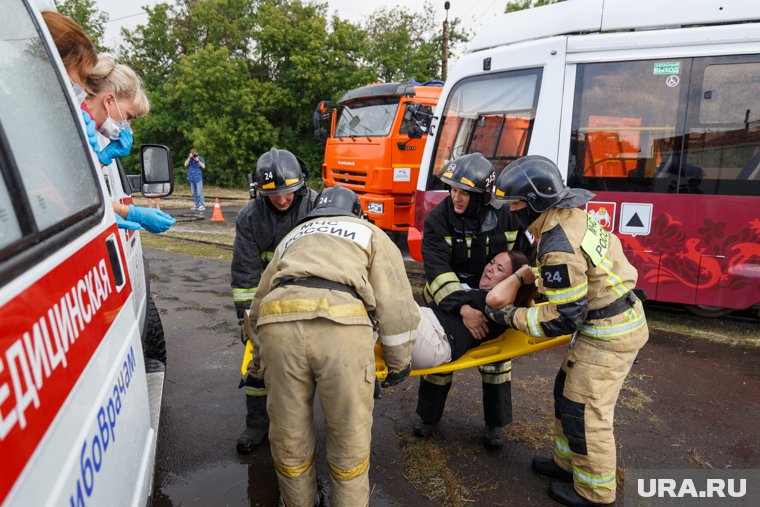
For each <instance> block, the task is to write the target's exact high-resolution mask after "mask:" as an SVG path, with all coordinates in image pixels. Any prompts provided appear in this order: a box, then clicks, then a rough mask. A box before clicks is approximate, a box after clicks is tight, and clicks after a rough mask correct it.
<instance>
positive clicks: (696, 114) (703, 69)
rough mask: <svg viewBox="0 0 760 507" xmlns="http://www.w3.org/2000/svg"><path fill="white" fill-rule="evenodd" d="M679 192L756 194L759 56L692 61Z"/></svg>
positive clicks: (759, 188) (759, 183)
mask: <svg viewBox="0 0 760 507" xmlns="http://www.w3.org/2000/svg"><path fill="white" fill-rule="evenodd" d="M693 67H694V70H693V75H694V77H693V78H692V83H693V85H692V93H691V95H690V102H689V109H688V110H689V112H688V115H687V122H686V132H687V136H686V142H685V154H686V156H685V157H684V158H685V164H684V167H683V168H682V170H681V173H682V174H681V181H680V182H679V185H678V186H679V189H680V190H679V191H681V192H685V193H700V194H703V193H704V194H721V195H758V193H760V88H758V83H760V56H758V55H753V56H727V57H717V58H699V59H695V61H694V65H693Z"/></svg>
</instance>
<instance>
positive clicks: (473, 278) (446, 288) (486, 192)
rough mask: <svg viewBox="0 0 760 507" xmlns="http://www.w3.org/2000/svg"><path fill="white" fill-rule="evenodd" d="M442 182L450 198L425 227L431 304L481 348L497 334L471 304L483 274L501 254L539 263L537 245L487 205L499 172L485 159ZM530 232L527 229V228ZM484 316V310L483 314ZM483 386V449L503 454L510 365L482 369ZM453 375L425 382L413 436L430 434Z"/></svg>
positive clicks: (459, 162) (457, 165) (455, 164)
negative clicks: (457, 321)
mask: <svg viewBox="0 0 760 507" xmlns="http://www.w3.org/2000/svg"><path fill="white" fill-rule="evenodd" d="M440 178H441V180H442V181H443V182H444V183H445V184H447V185H448V186H449V189H450V190H449V191H450V195H449V196H448V197H446V198H445V199H444V200H443V201H442V202H441V203H440V204H438V206H436V207H435V208H434V209H433V210H432V211H431V212H430V214H429V215H428V217H427V218H426V219H425V227H424V234H423V237H422V257H423V259H424V267H425V277H426V278H427V284H426V286H425V292H424V295H425V301H426V303H427V304H428V306H430V307H432V308H434V310H435V311H436V313H445V314H449V315H453V316H454V317H455V318H461V319H462V320H463V321H464V325H465V327H466V328H467V330H468V331H469V332H470V334H472V336H473V338H475V339H476V340H482V339H483V338H486V337H487V336H492V335H493V334H494V329H493V328H495V327H497V326H494V325H493V324H494V323H492V322H491V323H489V321H488V319H487V318H486V317H485V314H484V313H483V312H482V311H481V310H483V309H484V306H483V305H478V304H477V302H476V301H475V300H474V299H473V298H474V297H475V295H476V294H477V292H478V291H468V290H467V288H468V287H472V288H477V287H478V281H479V279H480V276H481V273H482V272H483V269H484V268H485V267H486V264H487V263H488V261H489V260H490V259H491V258H492V257H493V256H495V255H496V254H497V253H499V252H503V251H507V250H512V249H517V250H519V251H521V252H523V253H525V254H526V255H527V256H528V258H529V260H530V261H531V262H533V260H534V259H535V245H534V244H533V241H532V240H531V239H530V238H529V237H528V236H527V235H526V234H525V227H524V225H523V224H521V223H520V221H519V220H518V219H517V217H516V216H514V215H513V214H511V213H510V212H509V210H508V209H507V208H502V209H495V208H493V207H492V206H490V205H489V202H490V200H491V190H492V186H493V182H494V178H495V176H494V168H493V165H491V162H489V161H488V160H486V158H485V157H484V156H483V155H481V154H480V153H470V154H468V155H464V156H462V157H459V158H458V159H456V160H453V161H452V162H450V163H449V164H448V165H447V166H445V167H444V169H443V172H442V174H441V176H440ZM525 225H527V224H525ZM478 308H480V309H478ZM478 370H479V371H480V374H481V377H482V380H483V410H484V415H485V435H484V444H485V445H486V447H488V448H492V449H498V448H500V447H501V446H502V445H503V438H502V428H503V427H504V426H506V425H507V424H509V423H510V422H512V362H511V360H507V361H502V362H499V363H493V364H487V365H483V366H479V367H478ZM452 379H453V373H445V374H436V375H425V376H423V377H422V379H421V380H420V386H419V395H418V399H417V414H418V415H419V416H420V420H418V421H417V422H416V423H415V425H414V434H415V435H417V436H418V437H421V438H425V437H428V436H430V435H431V434H432V432H433V430H434V428H435V425H436V424H437V423H438V421H440V419H441V417H442V416H443V409H444V405H445V404H446V397H447V396H448V393H449V389H450V388H451V381H452Z"/></svg>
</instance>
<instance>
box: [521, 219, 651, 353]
mask: <svg viewBox="0 0 760 507" xmlns="http://www.w3.org/2000/svg"><path fill="white" fill-rule="evenodd" d="M529 231H530V232H531V233H532V234H534V235H535V236H536V237H537V238H539V247H538V267H539V269H540V274H541V276H540V278H538V279H537V281H538V291H539V292H540V293H542V294H544V295H545V296H546V297H547V299H548V301H549V303H548V304H546V305H539V306H534V307H532V308H518V309H517V310H516V311H515V314H514V315H513V317H512V325H513V326H514V327H515V328H516V329H519V330H520V331H522V332H523V333H526V334H528V335H532V336H560V335H565V334H573V333H575V332H576V331H579V332H580V333H581V334H583V335H586V336H590V337H592V338H613V337H615V336H618V335H622V334H624V333H628V332H630V331H632V330H634V329H636V328H638V327H641V326H643V325H644V324H645V323H646V321H645V317H644V315H643V313H642V314H640V315H638V314H636V316H635V317H632V319H633V320H629V319H627V317H625V316H621V317H620V318H617V319H613V320H614V321H615V322H614V324H613V325H599V324H600V322H595V321H592V320H588V319H587V314H588V312H589V311H590V310H599V309H602V308H605V307H607V306H608V305H610V304H611V303H613V302H615V301H617V300H619V299H621V298H623V297H628V293H629V291H631V290H632V289H633V288H634V287H635V286H636V279H637V276H638V275H637V272H636V269H635V268H634V267H633V266H631V264H630V263H629V262H628V260H627V259H626V257H625V254H624V253H623V248H622V245H621V243H620V240H619V239H618V237H617V236H615V235H614V234H610V233H609V232H607V230H605V229H604V228H603V227H602V226H601V225H600V224H599V222H597V221H596V220H595V219H594V218H593V217H591V216H590V215H589V214H588V213H586V212H585V211H583V210H580V209H577V208H552V209H550V210H548V211H546V212H544V213H542V214H541V215H540V216H539V217H538V218H537V219H536V220H535V221H534V222H533V223H532V224H531V225H530V227H529ZM608 320H609V319H608ZM618 321H619V322H618ZM595 324H596V325H595Z"/></svg>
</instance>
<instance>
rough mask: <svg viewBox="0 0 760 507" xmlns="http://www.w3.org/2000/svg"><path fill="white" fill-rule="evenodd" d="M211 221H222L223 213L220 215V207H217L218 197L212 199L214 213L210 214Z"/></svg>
mask: <svg viewBox="0 0 760 507" xmlns="http://www.w3.org/2000/svg"><path fill="white" fill-rule="evenodd" d="M211 221H212V222H224V215H222V208H220V207H219V198H218V197H217V198H216V200H215V201H214V213H213V214H212V215H211Z"/></svg>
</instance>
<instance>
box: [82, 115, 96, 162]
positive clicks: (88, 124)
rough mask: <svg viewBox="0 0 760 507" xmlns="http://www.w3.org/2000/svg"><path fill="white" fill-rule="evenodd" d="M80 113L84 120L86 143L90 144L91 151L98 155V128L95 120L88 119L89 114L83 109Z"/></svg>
mask: <svg viewBox="0 0 760 507" xmlns="http://www.w3.org/2000/svg"><path fill="white" fill-rule="evenodd" d="M80 111H81V112H82V119H83V120H84V131H85V132H86V133H87V141H88V142H89V143H90V146H91V147H92V151H94V152H95V153H98V152H99V151H100V142H99V141H98V128H97V126H96V125H95V120H93V119H92V118H90V115H89V113H87V111H85V110H84V109H80Z"/></svg>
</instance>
